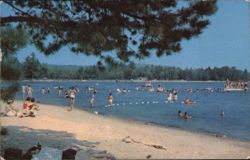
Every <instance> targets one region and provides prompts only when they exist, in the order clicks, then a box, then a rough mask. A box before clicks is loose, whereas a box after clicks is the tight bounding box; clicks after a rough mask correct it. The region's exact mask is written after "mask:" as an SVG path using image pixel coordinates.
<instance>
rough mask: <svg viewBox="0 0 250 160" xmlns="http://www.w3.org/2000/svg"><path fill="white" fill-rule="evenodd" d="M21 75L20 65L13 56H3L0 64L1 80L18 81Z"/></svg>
mask: <svg viewBox="0 0 250 160" xmlns="http://www.w3.org/2000/svg"><path fill="white" fill-rule="evenodd" d="M20 75H21V64H20V63H19V61H18V59H17V58H16V57H15V56H14V55H8V56H4V57H3V60H2V63H1V79H3V80H18V79H19V78H20Z"/></svg>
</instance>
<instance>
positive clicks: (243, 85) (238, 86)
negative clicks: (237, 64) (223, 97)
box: [224, 80, 248, 92]
mask: <svg viewBox="0 0 250 160" xmlns="http://www.w3.org/2000/svg"><path fill="white" fill-rule="evenodd" d="M247 90H248V82H242V81H238V82H233V81H229V80H227V82H226V84H225V85H224V91H227V92H229V91H247Z"/></svg>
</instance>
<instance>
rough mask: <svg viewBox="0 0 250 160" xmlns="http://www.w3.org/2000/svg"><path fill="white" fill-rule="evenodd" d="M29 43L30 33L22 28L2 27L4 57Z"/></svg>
mask: <svg viewBox="0 0 250 160" xmlns="http://www.w3.org/2000/svg"><path fill="white" fill-rule="evenodd" d="M27 43H28V34H27V33H26V32H25V31H24V30H23V29H21V28H18V29H15V28H13V27H10V26H5V27H1V49H2V52H3V57H4V56H5V55H8V54H13V53H16V52H17V51H18V50H19V49H21V48H23V47H25V46H26V45H27Z"/></svg>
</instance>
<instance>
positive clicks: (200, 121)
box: [16, 82, 250, 141]
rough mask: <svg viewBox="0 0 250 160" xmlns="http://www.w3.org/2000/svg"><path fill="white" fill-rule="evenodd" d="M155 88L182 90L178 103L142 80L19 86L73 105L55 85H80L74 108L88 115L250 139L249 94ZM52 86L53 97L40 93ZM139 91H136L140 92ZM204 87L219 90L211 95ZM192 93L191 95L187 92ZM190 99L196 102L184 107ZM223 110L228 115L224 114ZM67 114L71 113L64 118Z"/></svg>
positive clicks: (192, 85)
mask: <svg viewBox="0 0 250 160" xmlns="http://www.w3.org/2000/svg"><path fill="white" fill-rule="evenodd" d="M152 84H153V86H154V88H156V87H157V86H158V85H161V86H162V87H164V88H165V89H172V88H175V89H178V90H180V91H179V92H178V100H177V101H175V102H173V103H170V102H168V103H166V97H167V93H157V92H149V91H148V88H145V87H142V88H139V90H137V89H138V88H137V87H141V86H142V85H144V83H143V82H20V83H19V85H20V86H21V85H31V86H32V88H33V89H34V92H33V97H35V98H36V101H38V102H40V103H44V104H54V105H60V106H62V107H65V109H66V107H68V106H69V99H66V98H64V96H63V92H62V94H61V95H58V90H57V89H54V87H55V86H58V85H60V86H63V87H64V89H67V90H68V89H69V88H70V87H71V86H76V87H77V88H78V89H79V90H80V92H79V93H77V95H76V101H75V107H76V108H79V109H82V110H86V111H89V112H94V111H98V113H99V114H103V115H106V116H112V117H117V118H122V119H128V120H136V121H140V122H144V123H152V124H157V125H160V126H163V127H174V128H179V129H182V130H188V131H192V132H200V133H208V134H212V135H218V136H224V135H225V136H227V137H231V138H236V139H241V140H247V141H250V92H249V91H246V92H244V91H242V92H224V91H223V86H224V83H223V82H153V83H152ZM43 87H44V88H46V89H47V88H48V87H49V88H50V92H49V93H45V94H42V92H41V89H42V88H43ZM87 87H95V88H96V90H97V93H96V94H95V103H94V107H93V108H90V105H89V99H90V97H91V96H92V94H93V92H92V91H88V89H87ZM118 88H119V89H121V90H122V89H123V88H125V89H127V90H129V92H127V93H119V92H117V91H116V90H117V89H118ZM136 88H137V89H136ZM206 88H212V89H215V90H214V91H213V92H210V91H209V90H206ZM185 89H193V92H187V91H184V90H185ZM110 92H111V93H112V95H113V97H114V101H113V103H114V106H112V107H107V98H108V95H109V93H110ZM186 98H189V99H192V100H194V101H196V103H195V104H192V105H186V104H183V100H184V99H186ZM16 99H19V100H20V99H22V92H21V91H20V92H18V93H17V94H16ZM178 110H181V111H182V112H188V113H189V114H190V115H191V116H192V119H191V120H184V119H182V118H180V117H178V116H177V112H178ZM221 111H224V113H225V115H224V117H221V116H220V112H221ZM65 116H67V115H65Z"/></svg>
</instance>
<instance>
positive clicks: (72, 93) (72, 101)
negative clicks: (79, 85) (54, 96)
mask: <svg viewBox="0 0 250 160" xmlns="http://www.w3.org/2000/svg"><path fill="white" fill-rule="evenodd" d="M76 92H77V91H76V89H75V87H71V88H70V90H69V99H70V108H69V109H68V111H72V110H73V109H74V104H75V97H76Z"/></svg>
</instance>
